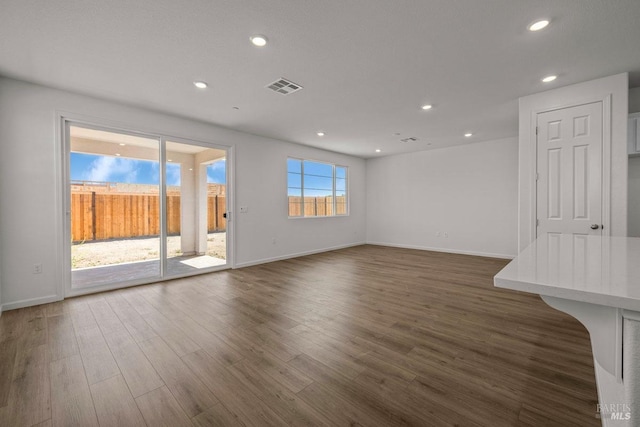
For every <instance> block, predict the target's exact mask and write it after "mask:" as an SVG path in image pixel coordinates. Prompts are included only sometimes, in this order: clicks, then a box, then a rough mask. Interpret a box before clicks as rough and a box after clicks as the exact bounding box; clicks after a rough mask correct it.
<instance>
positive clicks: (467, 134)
mask: <svg viewBox="0 0 640 427" xmlns="http://www.w3.org/2000/svg"><path fill="white" fill-rule="evenodd" d="M464 136H465V137H467V138H469V137H471V136H473V134H472V133H471V132H467V133H465V134H464Z"/></svg>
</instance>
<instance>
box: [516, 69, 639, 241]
mask: <svg viewBox="0 0 640 427" xmlns="http://www.w3.org/2000/svg"><path fill="white" fill-rule="evenodd" d="M628 95H629V76H628V74H627V73H623V74H617V75H615V76H610V77H605V78H601V79H597V80H591V81H588V82H584V83H578V84H574V85H570V86H565V87H561V88H558V89H553V90H549V91H546V92H542V93H537V94H534V95H529V96H525V97H523V98H520V108H519V110H520V111H519V114H520V119H519V136H518V141H519V174H518V175H519V195H518V211H519V219H518V230H519V232H518V248H519V251H521V250H523V249H524V248H525V247H527V246H528V245H529V243H531V242H532V241H533V240H534V239H535V226H534V221H535V212H534V211H533V206H534V200H533V198H534V197H535V191H534V188H535V186H534V182H535V181H534V177H535V154H534V153H535V138H536V136H535V127H536V114H537V113H539V112H543V111H548V110H552V109H557V108H564V107H569V106H573V105H580V104H584V103H589V102H595V101H603V104H605V105H606V104H607V103H608V102H609V101H610V112H609V111H604V114H605V116H604V117H605V120H606V119H607V118H609V119H610V127H609V128H607V127H606V126H605V129H604V131H605V132H606V133H605V139H607V138H608V139H609V140H610V141H611V153H607V155H609V154H610V160H609V163H608V166H609V168H610V174H609V176H608V177H605V178H607V179H608V181H609V185H608V186H606V187H605V191H609V193H610V201H611V202H610V203H611V205H610V209H609V211H608V212H605V214H604V220H603V223H604V224H605V226H606V225H607V218H609V226H610V230H611V235H613V236H626V235H627V182H628V176H627V169H628V160H627V116H628V107H629V104H628ZM604 160H605V161H606V160H607V159H606V158H605V159H604Z"/></svg>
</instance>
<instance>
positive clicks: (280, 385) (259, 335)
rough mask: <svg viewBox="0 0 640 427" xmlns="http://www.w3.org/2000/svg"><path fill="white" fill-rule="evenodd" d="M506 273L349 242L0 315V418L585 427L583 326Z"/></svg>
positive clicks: (8, 422)
mask: <svg viewBox="0 0 640 427" xmlns="http://www.w3.org/2000/svg"><path fill="white" fill-rule="evenodd" d="M506 263H507V261H505V260H499V259H491V258H481V257H472V256H465V255H452V254H444V253H436V252H426V251H416V250H406V249H397V248H385V247H379V246H360V247H354V248H349V249H344V250H339V251H334V252H328V253H323V254H318V255H312V256H307V257H302V258H296V259H292V260H286V261H280V262H274V263H270V264H264V265H260V266H255V267H249V268H244V269H240V270H232V271H231V270H230V271H223V272H217V273H212V274H208V275H202V276H197V277H191V278H187V279H181V280H174V281H171V282H164V283H158V284H153V285H147V286H140V287H136V288H130V289H124V290H119V291H114V292H108V293H102V294H97V295H91V296H86V297H79V298H73V299H68V300H65V301H63V302H59V303H53V304H48V305H43V306H38V307H30V308H25V309H20V310H13V311H9V312H5V313H3V314H2V317H1V318H0V341H1V344H0V425H2V426H31V425H43V426H45V425H52V426H75V425H77V426H91V425H101V426H107V425H113V426H136V425H141V426H143V425H145V424H146V425H149V426H159V425H167V426H182V425H197V426H209V425H247V426H267V425H366V426H395V425H420V426H447V425H460V426H514V425H527V426H549V425H558V426H569V425H576V426H588V425H593V426H596V425H600V421H599V420H598V419H597V418H596V417H595V414H596V403H597V396H596V388H595V379H594V370H593V361H592V356H591V346H590V343H589V336H588V333H587V331H586V330H585V329H584V327H583V326H582V325H580V324H579V323H578V322H577V321H576V320H574V319H572V318H571V317H569V316H568V315H565V314H563V313H560V312H558V311H556V310H554V309H552V308H550V307H548V306H547V305H546V304H545V303H544V302H542V301H541V300H540V298H539V297H537V296H533V295H527V294H522V293H517V292H512V291H507V290H501V289H496V288H494V287H493V280H492V279H493V275H494V274H496V273H497V272H498V271H499V270H500V269H501V268H502V267H503V266H504V265H506ZM39 423H41V424H39Z"/></svg>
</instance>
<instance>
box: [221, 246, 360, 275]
mask: <svg viewBox="0 0 640 427" xmlns="http://www.w3.org/2000/svg"><path fill="white" fill-rule="evenodd" d="M361 245H366V243H365V242H356V243H349V244H346V245H339V246H332V247H329V248H323V249H314V250H312V251H306V252H298V253H294V254H288V255H281V256H277V257H273V258H263V259H259V260H256V261H247V262H241V263H236V265H235V266H234V267H233V268H234V269H235V268H244V267H251V266H252V265H259V264H266V263H268V262H274V261H282V260H285V259H291V258H298V257H301V256H306V255H313V254H319V253H322V252H329V251H336V250H338V249H345V248H351V247H354V246H361Z"/></svg>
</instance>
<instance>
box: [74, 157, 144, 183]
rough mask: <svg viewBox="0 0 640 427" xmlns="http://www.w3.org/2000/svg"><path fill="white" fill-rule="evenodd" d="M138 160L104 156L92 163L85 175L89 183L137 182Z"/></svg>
mask: <svg viewBox="0 0 640 427" xmlns="http://www.w3.org/2000/svg"><path fill="white" fill-rule="evenodd" d="M137 164H138V162H137V161H136V160H132V159H121V158H118V157H107V156H102V157H99V158H98V159H96V160H94V161H93V162H91V165H90V166H89V170H88V171H87V172H86V173H85V174H84V175H85V177H84V179H85V180H87V181H111V182H113V181H116V182H135V180H136V178H137V176H138V171H137Z"/></svg>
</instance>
